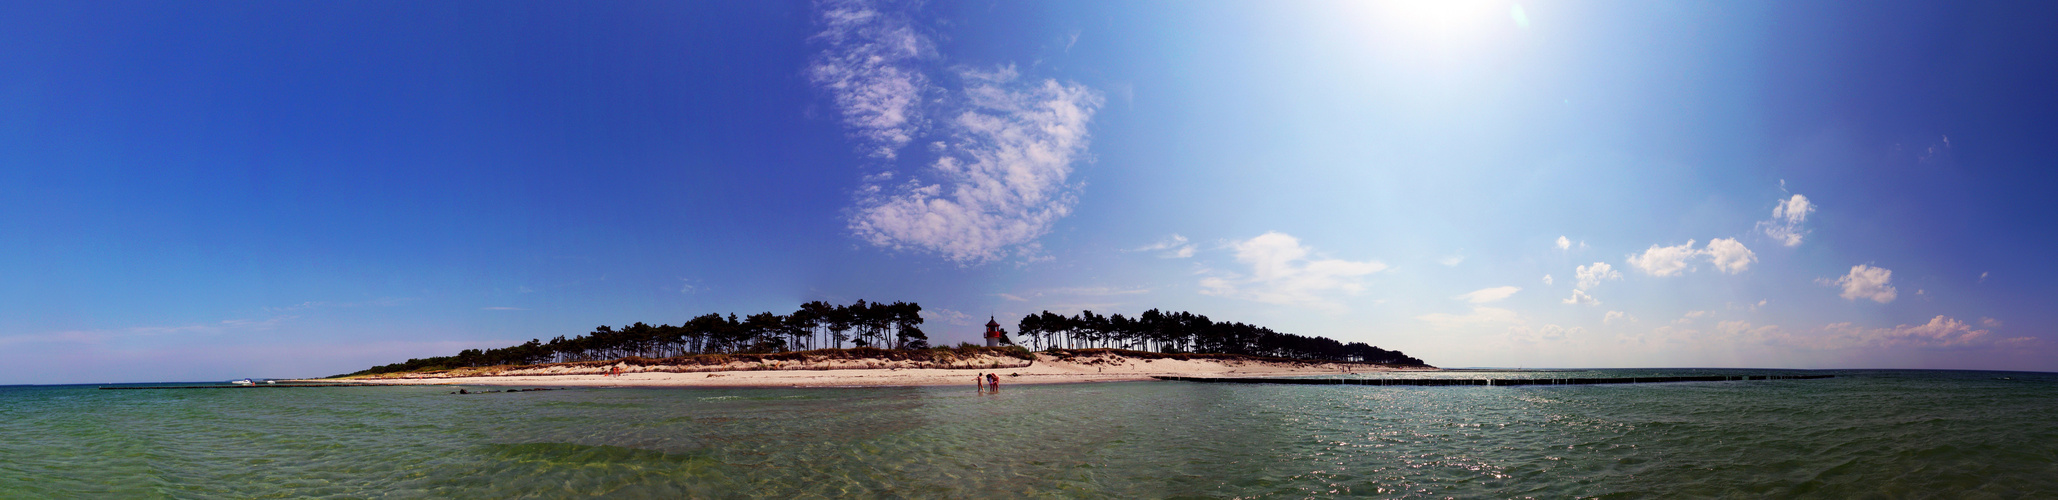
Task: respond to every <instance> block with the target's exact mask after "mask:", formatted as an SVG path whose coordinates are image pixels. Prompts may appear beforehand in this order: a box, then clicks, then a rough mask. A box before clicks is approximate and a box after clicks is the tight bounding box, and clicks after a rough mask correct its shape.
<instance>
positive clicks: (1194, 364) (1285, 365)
mask: <svg viewBox="0 0 2058 500" xmlns="http://www.w3.org/2000/svg"><path fill="white" fill-rule="evenodd" d="M603 366H609V367H613V366H622V367H625V368H628V369H630V370H634V371H625V372H624V373H621V374H619V375H611V374H604V373H550V372H549V371H546V370H528V369H522V370H509V371H510V372H516V373H510V374H495V375H470V376H434V377H426V376H425V377H382V378H359V379H341V380H338V379H314V380H308V382H313V381H316V380H319V381H320V382H324V383H336V382H345V383H363V384H390V385H485V386H559V387H725V388H751V387H765V388H770V387H927V386H951V385H969V384H970V383H971V378H972V377H973V376H975V375H977V374H981V373H998V374H1000V377H1001V385H1002V386H1007V385H1010V384H1035V385H1041V384H1066V383H1095V382H1129V381H1147V380H1156V379H1155V378H1153V377H1157V376H1172V377H1291V376H1311V375H1342V374H1350V373H1364V372H1390V371H1424V372H1430V371H1440V369H1438V368H1434V367H1420V368H1416V367H1401V366H1390V365H1379V364H1370V363H1339V362H1312V361H1310V362H1289V361H1272V360H1258V359H1165V358H1160V359H1148V358H1141V357H1132V356H1125V355H1121V354H1118V353H1111V352H1107V353H1095V354H1090V355H1084V356H1069V357H1066V358H1063V359H1059V358H1057V357H1054V356H1038V357H1037V359H1036V360H1034V361H1031V362H1028V363H1026V364H1024V365H1021V366H1013V367H1007V366H1001V367H962V368H960V367H950V368H899V367H880V368H861V367H836V368H829V369H792V368H785V369H765V368H758V367H737V368H741V369H727V370H722V369H715V370H708V369H696V370H694V371H667V370H656V369H647V370H636V369H637V368H650V367H636V366H631V365H628V364H627V363H617V364H612V365H603ZM725 368H727V367H725ZM522 372H527V373H522Z"/></svg>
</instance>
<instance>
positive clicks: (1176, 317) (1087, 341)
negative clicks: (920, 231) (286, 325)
mask: <svg viewBox="0 0 2058 500" xmlns="http://www.w3.org/2000/svg"><path fill="white" fill-rule="evenodd" d="M921 312H922V306H921V305H918V304H915V303H911V302H894V303H891V304H887V303H878V302H874V303H866V302H865V301H863V300H859V301H857V302H856V303H853V304H851V305H847V306H843V305H831V304H829V303H826V302H822V301H814V302H809V303H806V304H801V305H800V309H798V310H795V311H793V313H792V314H787V315H783V316H782V315H778V314H773V313H770V312H762V313H757V314H752V315H750V316H748V317H744V318H742V319H740V320H739V319H738V318H737V317H736V314H734V313H730V314H729V315H728V316H727V317H723V316H722V315H720V314H714V313H709V314H706V315H702V316H699V317H696V318H693V319H691V320H688V321H686V322H685V323H683V324H680V325H678V326H672V325H668V324H667V325H657V326H651V325H649V324H645V323H640V322H639V323H635V324H632V325H628V326H624V327H621V328H613V327H609V326H605V325H603V326H600V327H599V328H595V329H593V332H591V333H588V334H585V335H580V336H575V337H570V338H566V337H564V336H558V337H557V338H553V339H550V341H549V342H543V341H541V340H530V341H528V342H525V343H522V344H521V345H515V346H510V347H503V348H499V349H485V350H479V349H466V350H464V351H461V352H458V353H457V355H456V356H439V357H431V358H419V359H410V360H407V361H406V362H404V363H394V364H390V365H383V366H375V367H372V368H369V369H366V370H364V371H360V372H357V373H352V374H351V375H367V374H378V373H394V372H415V371H429V370H443V369H450V368H461V367H478V366H500V365H532V364H540V363H563V362H573V361H596V360H611V359H620V358H627V357H643V358H667V357H675V356H688V355H695V354H731V353H737V354H740V353H774V352H786V351H799V350H812V349H826V348H835V349H841V348H843V347H844V346H845V345H846V344H848V345H850V346H852V347H876V348H886V349H927V348H929V347H930V346H929V336H928V335H927V334H925V333H923V332H922V328H921V325H922V314H921ZM1018 326H1019V328H1020V331H1019V332H1018V333H1017V334H1018V335H1021V336H1022V338H1023V339H1024V340H1025V341H1026V342H1027V343H1029V344H1032V345H1033V346H1034V347H1035V348H1038V349H1042V348H1044V347H1050V348H1092V347H1112V348H1124V349H1134V350H1144V351H1152V350H1154V351H1157V352H1166V353H1220V354H1241V355H1249V356H1267V357H1276V358H1291V359H1304V360H1326V361H1351V362H1360V363H1384V364H1400V365H1421V364H1422V360H1419V359H1415V358H1411V357H1408V356H1407V355H1404V354H1401V352H1400V351H1389V350H1385V349H1380V348H1378V347H1373V346H1370V345H1366V344H1364V343H1361V342H1352V343H1349V344H1345V343H1341V342H1337V341H1335V340H1331V339H1328V338H1324V337H1304V336H1300V335H1294V334H1289V333H1279V332H1274V331H1272V330H1271V329H1269V328H1264V327H1260V326H1254V325H1246V324H1243V323H1217V322H1214V321H1213V320H1209V319H1208V317H1207V316H1200V315H1196V314H1193V313H1188V312H1177V313H1165V312H1160V311H1158V310H1157V309H1152V310H1149V311H1144V312H1143V314H1140V315H1137V316H1136V317H1135V318H1128V317H1124V316H1122V315H1121V314H1114V315H1108V316H1102V315H1098V314H1094V313H1093V311H1082V312H1080V313H1079V315H1077V316H1070V317H1067V316H1060V315H1057V314H1052V313H1051V312H1050V311H1044V312H1042V313H1040V314H1031V315H1028V316H1025V317H1023V318H1022V320H1021V322H1020V323H1018ZM1002 342H1004V343H1008V344H1014V343H1015V342H1013V341H1012V340H1011V339H1009V338H1007V336H1005V335H1003V336H1002Z"/></svg>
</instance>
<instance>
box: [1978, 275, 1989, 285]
mask: <svg viewBox="0 0 2058 500" xmlns="http://www.w3.org/2000/svg"><path fill="white" fill-rule="evenodd" d="M1979 282H1980V283H1986V282H1987V273H1979Z"/></svg>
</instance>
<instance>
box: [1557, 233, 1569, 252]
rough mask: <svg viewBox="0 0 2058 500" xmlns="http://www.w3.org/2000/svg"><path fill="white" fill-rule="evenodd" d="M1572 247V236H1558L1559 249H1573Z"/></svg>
mask: <svg viewBox="0 0 2058 500" xmlns="http://www.w3.org/2000/svg"><path fill="white" fill-rule="evenodd" d="M1571 248H1572V239H1571V238H1566V237H1564V236H1559V237H1558V249H1559V250H1569V249H1571Z"/></svg>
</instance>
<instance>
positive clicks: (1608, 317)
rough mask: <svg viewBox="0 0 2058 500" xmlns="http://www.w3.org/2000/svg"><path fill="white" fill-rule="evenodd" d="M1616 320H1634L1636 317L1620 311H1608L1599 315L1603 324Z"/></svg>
mask: <svg viewBox="0 0 2058 500" xmlns="http://www.w3.org/2000/svg"><path fill="white" fill-rule="evenodd" d="M1617 321H1629V322H1634V321H1636V317H1635V316H1630V315H1629V313H1625V312H1622V311H1608V313H1607V314H1603V315H1601V324H1603V325H1613V324H1615V322H1617Z"/></svg>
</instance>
